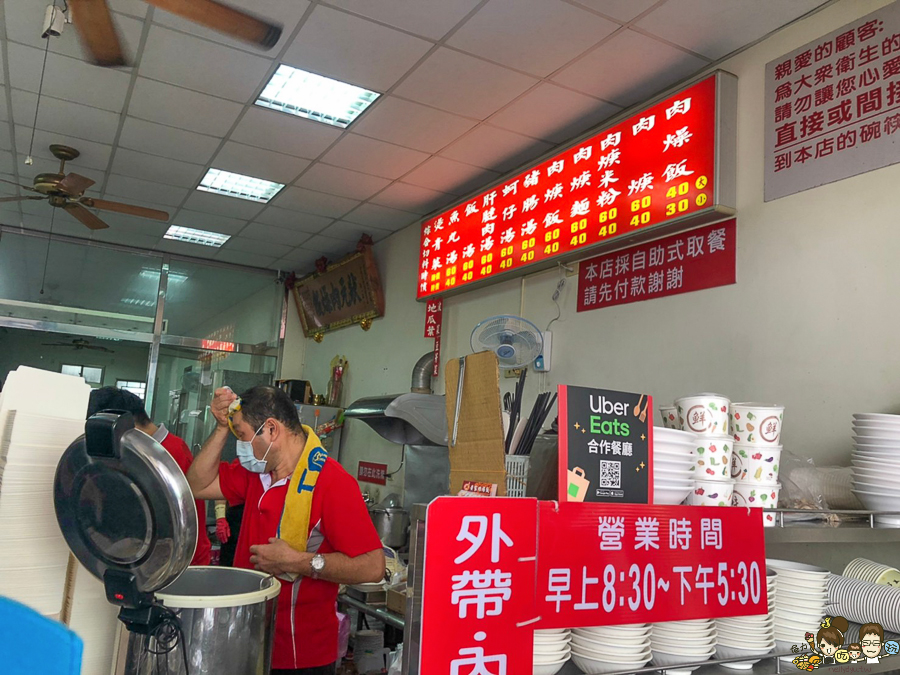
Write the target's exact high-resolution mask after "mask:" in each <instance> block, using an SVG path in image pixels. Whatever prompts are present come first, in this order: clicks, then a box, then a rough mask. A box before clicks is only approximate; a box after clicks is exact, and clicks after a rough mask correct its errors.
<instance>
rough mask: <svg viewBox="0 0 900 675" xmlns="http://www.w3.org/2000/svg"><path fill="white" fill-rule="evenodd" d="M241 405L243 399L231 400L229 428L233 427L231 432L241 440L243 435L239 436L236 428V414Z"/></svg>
mask: <svg viewBox="0 0 900 675" xmlns="http://www.w3.org/2000/svg"><path fill="white" fill-rule="evenodd" d="M241 405H242V401H241V399H239V398H236V399H234V400H233V401H232V402H231V405H229V406H228V428H229V429H231V433H232V434H234V437H235V438H236V439H238V440H241V437H240V436H238V432H237V431H235V429H234V414H235V413H236V412H238V411H239V410H240V409H241Z"/></svg>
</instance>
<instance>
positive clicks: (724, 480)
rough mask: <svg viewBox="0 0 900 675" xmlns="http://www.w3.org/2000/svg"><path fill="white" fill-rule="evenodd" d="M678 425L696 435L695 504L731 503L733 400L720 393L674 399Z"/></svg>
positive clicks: (693, 467) (719, 504) (693, 501)
mask: <svg viewBox="0 0 900 675" xmlns="http://www.w3.org/2000/svg"><path fill="white" fill-rule="evenodd" d="M675 410H676V414H677V417H678V424H679V426H680V428H681V429H683V430H684V431H690V432H692V433H694V434H697V447H696V448H695V449H694V457H693V460H694V461H693V466H692V467H691V471H692V472H693V477H694V491H693V492H692V493H691V495H690V496H689V497H688V503H689V504H692V505H694V506H731V501H732V498H733V496H732V492H733V488H734V481H733V480H732V478H731V453H732V447H733V445H734V441H733V439H732V437H731V432H730V428H729V424H730V417H729V413H730V412H731V401H729V400H728V399H727V398H726V397H725V396H721V395H720V394H697V395H695V396H685V397H683V398H679V399H678V400H676V401H675Z"/></svg>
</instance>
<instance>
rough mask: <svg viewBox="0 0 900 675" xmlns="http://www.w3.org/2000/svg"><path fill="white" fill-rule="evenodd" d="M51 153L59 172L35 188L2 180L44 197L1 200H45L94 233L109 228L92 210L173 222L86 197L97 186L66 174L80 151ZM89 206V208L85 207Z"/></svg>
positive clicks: (161, 214)
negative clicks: (86, 192)
mask: <svg viewBox="0 0 900 675" xmlns="http://www.w3.org/2000/svg"><path fill="white" fill-rule="evenodd" d="M50 152H52V153H53V156H54V157H56V158H57V159H58V160H59V173H39V174H38V175H37V176H35V177H34V187H28V186H27V185H19V184H18V183H13V182H12V181H11V180H5V179H3V178H0V182H3V183H9V184H10V185H15V186H16V187H19V188H21V189H23V190H27V191H28V192H37V193H39V194H40V195H41V196H40V197H37V196H33V195H22V196H19V197H0V202H20V201H25V200H38V201H39V200H42V199H46V200H48V201H49V202H50V206H53V207H56V208H61V209H63V210H65V211H66V212H67V213H69V214H70V215H72V216H73V217H75V218H76V219H77V220H79V221H81V223H82V224H83V225H85V226H87V227H89V228H90V229H92V230H103V229H105V228H107V227H109V225H107V224H106V223H104V222H103V221H102V220H100V218H98V217H97V216H96V215H94V214H93V213H91V212H90V211H88V208H91V209H99V210H101V211H115V212H116V213H124V214H127V215H129V216H137V217H139V218H153V219H154V220H162V221H167V220H169V214H168V213H166V212H165V211H157V210H156V209H145V208H144V207H142V206H132V205H131V204H122V203H120V202H110V201H107V200H105V199H94V198H93V197H83V196H82V195H83V194H84V191H85V190H87V189H88V188H89V187H91V185H93V184H94V181H92V180H91V179H90V178H87V177H86V176H80V175H78V174H77V173H66V162H68V161H70V160H73V159H75V158H76V157H78V155H79V154H81V153H79V152H78V150H76V149H75V148H70V147H69V146H67V145H51V146H50ZM85 207H87V208H85Z"/></svg>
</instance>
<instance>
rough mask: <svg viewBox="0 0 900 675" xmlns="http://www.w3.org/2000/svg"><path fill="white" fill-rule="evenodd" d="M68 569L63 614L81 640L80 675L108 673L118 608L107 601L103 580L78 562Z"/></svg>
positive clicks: (117, 625)
mask: <svg viewBox="0 0 900 675" xmlns="http://www.w3.org/2000/svg"><path fill="white" fill-rule="evenodd" d="M71 564H72V568H71V572H73V574H71V575H70V577H69V579H68V583H67V589H66V605H67V606H66V607H65V608H64V613H65V614H66V615H67V616H68V617H69V628H71V629H72V630H74V631H75V632H76V633H77V634H78V637H80V638H81V639H82V640H83V641H84V652H83V654H82V658H81V675H109V673H110V672H111V670H112V665H113V652H114V651H115V644H116V633H117V630H118V627H119V622H118V620H117V618H116V617H117V616H118V609H119V608H118V607H116V606H115V605H111V604H109V601H108V600H107V599H106V589H105V588H104V586H103V583H102V582H101V581H100V580H99V579H97V578H96V577H95V576H94V575H92V574H91V573H90V572H88V571H87V570H86V569H85V568H84V567H82V566H81V565H80V564H78V562H76V561H75V560H74V556H73V560H72V562H71Z"/></svg>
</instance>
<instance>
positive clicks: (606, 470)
mask: <svg viewBox="0 0 900 675" xmlns="http://www.w3.org/2000/svg"><path fill="white" fill-rule="evenodd" d="M600 487H602V488H620V487H622V462H617V461H616V460H607V459H601V460H600Z"/></svg>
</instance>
